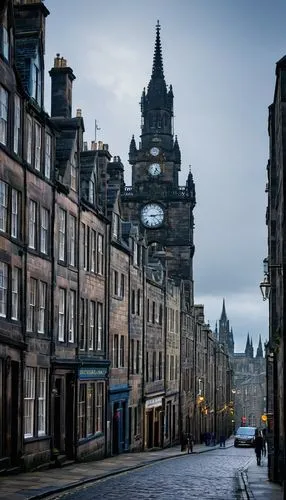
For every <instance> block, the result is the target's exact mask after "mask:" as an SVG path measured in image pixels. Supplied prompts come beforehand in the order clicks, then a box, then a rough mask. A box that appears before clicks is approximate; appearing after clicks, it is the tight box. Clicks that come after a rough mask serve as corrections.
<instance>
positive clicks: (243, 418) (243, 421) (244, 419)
mask: <svg viewBox="0 0 286 500" xmlns="http://www.w3.org/2000/svg"><path fill="white" fill-rule="evenodd" d="M245 424H246V417H241V425H242V426H244V425H245Z"/></svg>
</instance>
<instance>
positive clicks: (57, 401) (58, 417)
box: [54, 378, 62, 451]
mask: <svg viewBox="0 0 286 500" xmlns="http://www.w3.org/2000/svg"><path fill="white" fill-rule="evenodd" d="M61 398H62V380H61V379H60V378H56V379H55V391H54V448H56V449H57V450H59V451H62V450H61V448H62V443H61V422H62V409H61V408H62V405H61Z"/></svg>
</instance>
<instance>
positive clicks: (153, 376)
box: [152, 351, 157, 382]
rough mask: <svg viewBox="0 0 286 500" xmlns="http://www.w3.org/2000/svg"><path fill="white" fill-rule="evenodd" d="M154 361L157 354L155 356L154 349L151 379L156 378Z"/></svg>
mask: <svg viewBox="0 0 286 500" xmlns="http://www.w3.org/2000/svg"><path fill="white" fill-rule="evenodd" d="M156 362H157V356H156V351H153V363H152V380H153V382H154V380H156V375H157V373H156V372H157V370H156V368H157V367H156Z"/></svg>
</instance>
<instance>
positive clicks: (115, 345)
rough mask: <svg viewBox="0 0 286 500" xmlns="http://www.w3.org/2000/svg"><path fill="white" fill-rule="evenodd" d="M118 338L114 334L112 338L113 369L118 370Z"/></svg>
mask: <svg viewBox="0 0 286 500" xmlns="http://www.w3.org/2000/svg"><path fill="white" fill-rule="evenodd" d="M118 349H119V337H118V335H117V333H115V335H114V337H113V368H118Z"/></svg>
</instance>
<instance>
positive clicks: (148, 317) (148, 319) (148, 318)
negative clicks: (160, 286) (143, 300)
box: [147, 299, 150, 322]
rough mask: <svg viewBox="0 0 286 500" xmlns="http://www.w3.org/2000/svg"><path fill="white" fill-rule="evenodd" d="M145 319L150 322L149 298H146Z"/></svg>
mask: <svg viewBox="0 0 286 500" xmlns="http://www.w3.org/2000/svg"><path fill="white" fill-rule="evenodd" d="M147 321H148V322H150V300H149V299H147Z"/></svg>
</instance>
